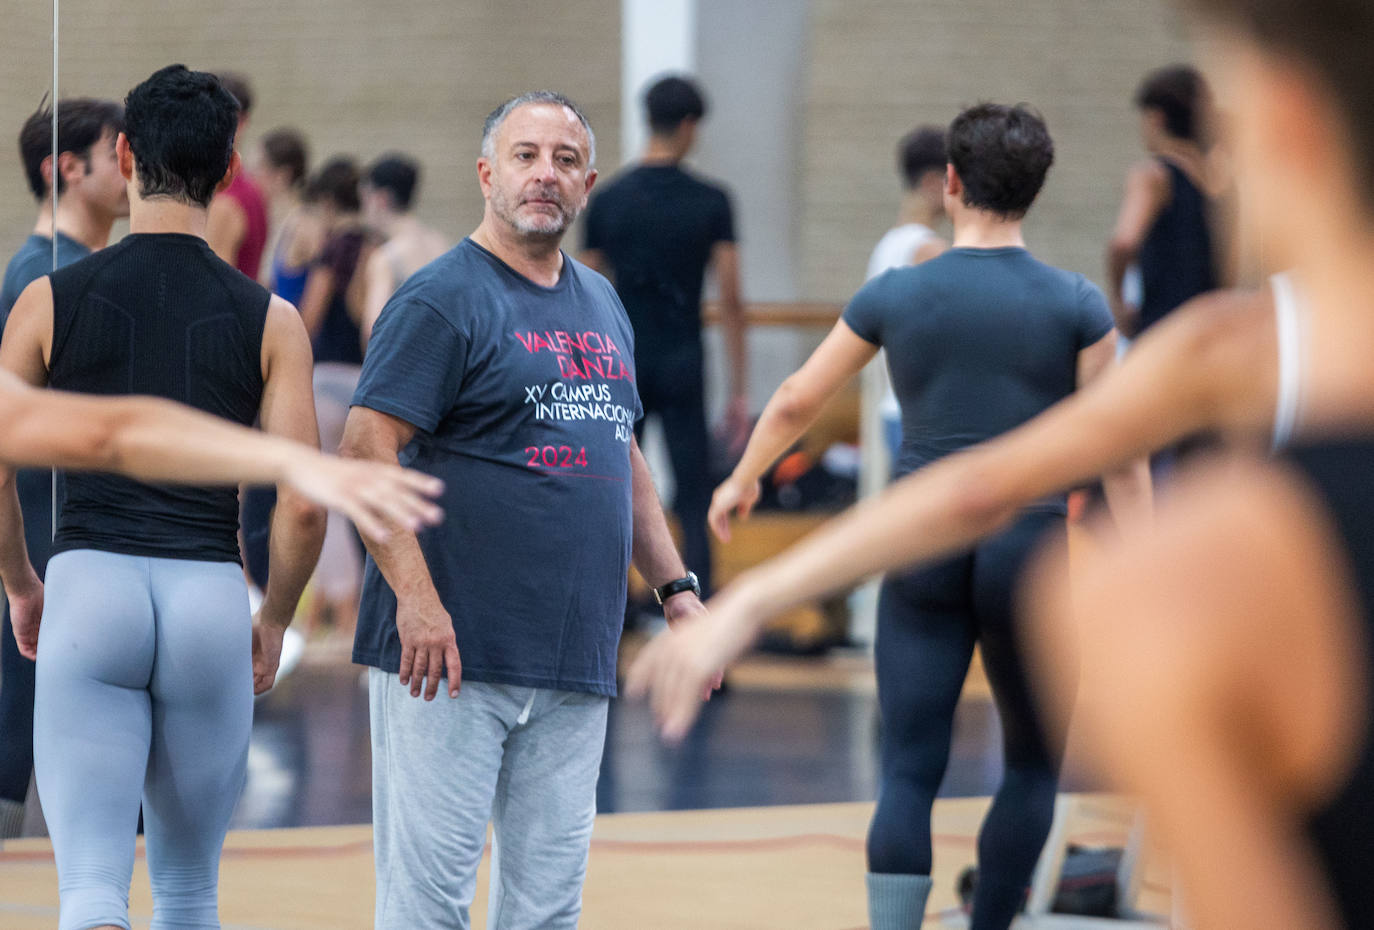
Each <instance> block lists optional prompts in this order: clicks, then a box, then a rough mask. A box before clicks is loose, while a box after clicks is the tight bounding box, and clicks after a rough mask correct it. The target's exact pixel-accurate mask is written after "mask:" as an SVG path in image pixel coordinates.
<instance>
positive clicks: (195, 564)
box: [0, 65, 324, 930]
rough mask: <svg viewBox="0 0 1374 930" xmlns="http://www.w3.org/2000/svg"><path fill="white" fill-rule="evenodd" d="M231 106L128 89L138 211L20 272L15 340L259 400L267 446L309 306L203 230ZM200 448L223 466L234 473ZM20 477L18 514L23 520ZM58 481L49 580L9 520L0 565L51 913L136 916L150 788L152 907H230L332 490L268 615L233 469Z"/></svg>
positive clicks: (283, 420)
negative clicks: (29, 699) (224, 854)
mask: <svg viewBox="0 0 1374 930" xmlns="http://www.w3.org/2000/svg"><path fill="white" fill-rule="evenodd" d="M237 112H238V105H237V102H236V101H235V100H234V98H233V97H232V96H231V95H230V94H229V93H228V92H227V91H226V90H224V89H223V87H221V86H220V85H219V83H218V81H217V80H216V79H215V78H214V76H213V75H209V74H203V73H196V72H190V71H188V70H187V69H185V68H184V67H181V66H179V65H177V66H172V67H170V68H165V69H163V70H162V71H159V72H158V73H157V74H155V75H153V77H152V78H150V79H149V80H148V81H145V82H144V83H143V84H140V85H139V86H138V87H136V88H135V89H134V90H133V91H131V92H130V94H129V96H128V98H127V100H126V103H125V129H124V132H122V133H120V135H119V137H118V139H117V140H116V143H115V152H116V157H117V160H118V163H119V170H120V172H121V173H122V174H123V175H124V177H125V178H126V179H127V180H128V181H130V182H131V183H130V184H129V195H130V204H131V217H130V227H131V229H132V230H133V233H132V234H131V235H130V236H129V237H128V238H127V239H125V240H124V241H123V242H121V243H120V244H119V245H117V246H115V247H113V248H111V249H108V250H105V251H102V252H100V253H98V254H96V255H93V256H91V257H89V258H88V259H85V260H82V261H79V262H77V263H75V264H73V265H70V266H68V267H66V268H64V269H62V270H61V271H59V272H55V273H54V274H52V275H50V276H49V277H47V278H45V279H43V280H41V281H39V282H35V284H33V285H31V286H30V287H29V288H28V289H26V291H25V292H24V294H23V295H22V296H21V297H20V299H19V300H18V301H17V302H16V304H15V306H14V308H13V311H12V312H11V315H10V319H9V321H8V324H7V326H6V330H5V338H4V340H3V343H0V364H3V366H4V367H5V368H6V369H8V371H9V372H10V374H9V376H8V377H10V378H13V377H14V376H15V375H18V376H19V377H20V378H23V379H24V380H26V381H28V382H29V383H31V384H33V385H35V386H41V385H43V384H48V385H51V386H53V387H57V388H65V389H70V390H74V391H80V392H82V393H84V394H88V395H124V394H130V393H142V394H147V395H153V396H161V397H163V398H166V399H167V400H175V401H179V402H182V403H185V404H187V405H189V406H194V407H197V408H200V409H201V410H202V411H204V412H205V413H208V414H212V415H215V416H218V417H220V418H222V419H225V420H228V421H230V422H237V423H238V424H240V425H241V426H246V425H247V424H248V423H251V422H252V421H253V420H254V419H255V418H256V417H260V418H261V421H262V423H263V427H264V429H265V430H267V431H268V432H274V433H276V434H277V435H278V436H279V437H283V438H279V439H278V440H277V441H276V442H275V443H265V444H263V443H259V450H260V451H265V452H267V453H268V454H269V455H272V454H273V452H274V446H277V445H281V444H283V443H284V442H285V441H286V439H294V440H295V441H296V442H297V443H302V444H303V443H311V444H313V443H314V442H315V441H316V431H315V421H314V411H313V407H312V404H311V399H310V376H309V373H310V352H309V347H308V341H307V337H306V335H305V330H304V327H303V326H302V324H301V322H300V319H299V316H298V315H297V314H296V312H295V310H294V309H293V308H292V307H291V306H290V305H289V304H286V303H285V302H284V301H281V300H279V299H277V298H272V297H271V296H270V295H269V294H268V293H267V292H266V290H264V289H263V288H261V287H260V286H258V285H257V284H256V283H254V282H252V281H250V280H248V279H247V278H245V277H244V276H243V275H241V274H240V273H239V272H237V271H235V270H234V269H232V268H231V267H230V266H228V265H226V264H225V263H224V262H222V261H221V260H220V259H218V258H216V257H215V256H214V254H213V253H212V252H211V251H210V248H209V246H208V245H207V243H206V242H205V241H204V238H203V236H204V232H205V226H206V207H207V205H208V203H209V201H210V198H211V196H212V195H213V193H214V191H215V190H216V189H217V188H218V187H220V186H222V185H223V184H224V183H227V182H228V180H229V178H231V177H232V176H233V173H234V171H235V170H236V168H237V155H235V154H234V153H233V134H234V126H235V121H236V120H235V118H236V115H237ZM191 129H194V131H193V132H192V131H189V130H191ZM112 400H113V398H111V399H110V400H109V401H106V403H110V402H111V401H112ZM183 419H184V418H183ZM247 435H248V436H252V434H251V433H248V434H247ZM232 438H234V439H240V438H241V434H233V437H232ZM112 441H113V440H112ZM186 441H188V442H189V443H190V444H191V445H193V446H194V445H195V444H196V437H195V436H194V435H189V436H187V437H186ZM263 446H265V447H266V448H263ZM205 451H206V450H204V449H201V450H200V453H201V454H202V455H204V454H205ZM175 457H176V456H174V458H175ZM68 458H69V459H72V460H73V461H72V464H75V465H78V466H80V465H82V464H85V463H83V462H82V461H80V460H79V459H76V457H75V456H68ZM308 458H309V456H307V459H308ZM140 471H141V472H143V474H141V475H140V477H143V478H149V479H154V480H156V479H158V478H162V479H163V480H166V478H169V477H171V478H176V477H179V475H177V473H175V472H172V473H163V474H161V475H159V474H157V473H149V471H150V470H149V469H146V468H144V469H140ZM200 471H201V473H202V474H203V475H204V477H205V478H208V479H210V480H212V481H216V482H219V483H221V484H222V483H224V482H225V481H226V480H230V479H233V478H237V477H242V475H236V474H234V473H233V470H232V468H230V469H224V470H222V473H221V472H216V471H215V470H212V469H208V468H205V467H201V468H200ZM250 477H251V476H250ZM258 480H261V478H259V479H258ZM293 484H294V482H293ZM8 487H9V489H10V490H9V492H8V493H7V494H6V495H4V496H3V497H0V527H6V528H10V527H17V526H18V525H19V522H20V515H19V511H18V501H17V499H16V497H15V495H14V493H13V486H12V485H8ZM58 503H59V506H60V508H61V514H60V517H59V527H58V534H57V538H56V541H55V545H54V550H55V553H56V554H55V555H54V556H53V558H52V560H51V562H50V563H49V566H48V574H47V578H46V590H45V589H44V586H43V585H42V584H40V583H39V582H38V581H37V579H36V577H35V576H34V574H33V569H32V567H31V566H30V564H29V559H28V556H27V554H26V553H25V551H24V539H23V535H22V534H21V533H13V532H7V533H0V580H2V581H3V583H4V586H5V589H6V592H7V594H8V595H9V598H10V601H11V606H12V607H14V606H16V599H18V602H19V605H20V606H22V607H23V608H24V609H23V611H22V614H23V615H22V616H21V612H20V611H19V610H15V611H14V613H15V622H14V627H15V632H16V638H17V640H18V641H19V644H20V648H21V650H23V651H25V652H26V654H29V655H33V654H34V653H35V652H36V654H37V683H36V695H35V714H34V759H35V770H36V772H37V774H38V782H39V792H40V795H41V796H42V798H43V804H44V812H45V816H46V819H47V823H48V827H49V830H50V833H51V835H52V838H53V850H54V854H55V857H56V860H57V868H58V879H59V885H60V898H61V913H60V926H61V927H62V928H63V930H77V928H96V927H100V928H109V927H116V926H124V927H127V926H128V895H129V881H130V877H131V875H132V870H133V862H134V853H135V849H134V826H135V824H136V823H137V820H138V816H139V808H140V801H141V802H142V807H143V809H144V811H145V814H146V817H145V821H146V826H147V830H146V832H147V837H148V849H147V854H148V866H149V874H150V877H151V880H152V887H153V897H154V916H153V924H152V926H153V927H155V928H171V927H189V926H217V925H218V918H217V914H216V885H217V875H218V859H219V848H220V845H221V844H222V842H223V838H224V833H225V829H226V828H227V826H228V820H229V815H230V813H231V811H232V810H233V806H234V803H235V801H236V800H237V796H238V792H239V789H240V788H241V787H242V784H243V778H244V772H245V764H246V759H247V747H248V733H249V729H250V726H251V720H252V695H253V691H254V690H255V687H256V689H257V690H259V691H261V690H266V688H268V687H270V686H271V683H272V679H273V677H274V675H275V671H276V664H277V657H278V656H279V655H280V649H281V635H282V633H283V632H284V630H285V627H286V625H287V624H289V623H290V620H291V616H292V614H293V613H294V610H295V605H296V601H297V599H298V598H299V596H300V592H301V589H302V588H303V587H304V584H305V581H306V580H307V578H308V576H309V572H310V569H311V567H312V566H313V564H314V559H315V556H316V555H317V554H318V552H319V543H320V539H321V537H322V535H323V522H324V521H323V514H322V513H321V512H320V511H319V508H317V507H316V506H315V505H313V504H311V503H310V502H309V501H308V500H307V499H306V497H305V495H303V494H301V493H299V492H298V491H296V490H295V489H294V488H287V489H285V490H284V492H283V499H282V503H283V505H284V506H279V507H278V513H277V517H276V527H277V530H278V532H277V533H276V534H274V535H277V536H278V537H279V538H280V539H281V541H282V542H283V543H284V545H283V546H282V547H281V548H280V551H279V552H276V553H274V554H273V559H274V561H275V562H276V565H277V568H278V571H274V572H273V579H272V582H271V584H270V585H269V588H268V591H267V593H266V596H265V599H264V602H263V605H262V608H261V610H260V611H259V614H258V616H257V617H256V618H253V617H250V615H249V610H248V601H247V596H246V591H245V588H244V581H243V575H242V571H241V569H240V568H239V565H238V547H237V529H238V525H237V514H238V506H237V499H236V494H235V491H234V489H233V488H232V487H230V488H226V489H216V488H209V487H206V488H184V487H170V486H164V485H158V484H146V483H142V482H139V481H134V480H131V479H129V478H119V477H111V476H105V475H99V474H91V473H85V472H77V473H73V474H69V475H66V476H64V480H63V483H62V486H61V487H60V489H59V492H58ZM35 605H41V610H42V631H41V634H39V632H38V625H39V624H38V621H37V617H36V616H34V614H35V613H36V611H35V610H34V609H33V608H34V606H35ZM35 640H36V642H35ZM250 682H252V683H253V684H250Z"/></svg>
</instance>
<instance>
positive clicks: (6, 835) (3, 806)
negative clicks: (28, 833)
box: [0, 798, 24, 840]
mask: <svg viewBox="0 0 1374 930" xmlns="http://www.w3.org/2000/svg"><path fill="white" fill-rule="evenodd" d="M23 826H24V802H23V801H11V800H9V799H8V798H5V799H3V800H0V840H12V839H14V838H15V837H17V836H18V835H19V831H20V830H21V829H23Z"/></svg>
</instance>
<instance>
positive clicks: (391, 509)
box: [286, 453, 444, 540]
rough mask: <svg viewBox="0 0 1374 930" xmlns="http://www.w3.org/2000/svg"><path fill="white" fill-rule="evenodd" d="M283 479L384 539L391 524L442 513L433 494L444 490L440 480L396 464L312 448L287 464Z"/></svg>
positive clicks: (416, 524)
mask: <svg viewBox="0 0 1374 930" xmlns="http://www.w3.org/2000/svg"><path fill="white" fill-rule="evenodd" d="M286 481H287V483H288V484H290V485H291V487H293V488H295V489H296V490H297V491H299V492H300V493H302V494H304V495H305V496H306V497H308V498H310V499H311V500H312V501H314V502H315V503H317V504H322V505H323V506H325V507H328V508H330V509H331V510H337V511H339V512H340V513H342V514H343V515H344V516H346V517H348V518H349V519H350V520H352V521H353V524H354V525H355V526H357V528H358V532H360V533H362V534H363V535H364V536H366V537H368V538H370V539H375V540H384V539H386V538H387V536H388V535H390V533H391V528H392V525H393V524H394V525H396V526H400V527H402V528H404V529H406V530H409V531H411V532H417V531H419V530H420V529H422V528H424V527H426V526H432V525H434V524H436V523H438V522H439V521H440V520H442V519H443V517H444V513H443V511H442V510H440V509H439V507H438V505H436V504H435V503H433V501H432V500H431V498H434V497H438V496H439V494H440V493H442V492H443V490H444V483H443V482H442V481H440V480H439V479H438V478H434V477H431V476H430V475H425V474H422V473H420V472H418V471H411V470H410V469H408V468H401V467H399V466H397V465H388V464H382V463H380V462H366V461H357V460H351V459H341V458H336V457H335V456H332V455H319V454H317V453H312V454H306V455H303V456H302V458H301V461H300V462H299V463H297V464H294V465H293V466H292V467H291V468H290V469H288V472H287V476H286Z"/></svg>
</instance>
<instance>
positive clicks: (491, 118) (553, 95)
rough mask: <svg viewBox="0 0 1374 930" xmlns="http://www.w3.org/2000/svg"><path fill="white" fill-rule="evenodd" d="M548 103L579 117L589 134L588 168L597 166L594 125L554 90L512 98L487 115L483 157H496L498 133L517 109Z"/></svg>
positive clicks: (484, 129)
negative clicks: (564, 108) (507, 118)
mask: <svg viewBox="0 0 1374 930" xmlns="http://www.w3.org/2000/svg"><path fill="white" fill-rule="evenodd" d="M532 103H547V104H552V105H554V106H557V107H567V108H568V109H569V110H571V111H572V112H573V115H574V116H576V117H577V119H578V121H579V122H580V123H581V124H582V128H583V129H584V130H586V132H587V167H588V168H590V167H592V166H594V165H595V164H596V133H594V132H592V124H591V123H589V122H587V117H586V116H584V115H583V114H582V111H581V110H580V109H578V107H577V104H575V103H573V102H572V101H571V100H569V99H568V98H567V97H565V96H563V95H562V94H560V93H558V92H557V91H552V90H532V91H530V92H529V93H527V94H521V95H520V96H519V97H512V98H510V99H509V100H507V101H506V102H505V103H503V104H501V105H500V106H499V107H497V108H496V109H495V110H492V111H491V112H490V113H488V114H487V120H486V122H485V123H483V124H482V157H483V158H493V157H495V155H496V132H497V130H499V129H500V128H501V124H502V123H504V122H505V121H506V117H507V116H510V115H511V113H512V112H513V111H514V110H515V109H516V108H517V107H523V106H525V105H526V104H532Z"/></svg>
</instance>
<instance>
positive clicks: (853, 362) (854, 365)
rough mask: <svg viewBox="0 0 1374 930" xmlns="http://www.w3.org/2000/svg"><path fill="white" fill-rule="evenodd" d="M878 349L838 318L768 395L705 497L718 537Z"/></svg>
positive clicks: (726, 535)
mask: <svg viewBox="0 0 1374 930" xmlns="http://www.w3.org/2000/svg"><path fill="white" fill-rule="evenodd" d="M877 353H878V347H877V346H875V345H874V344H873V343H871V342H868V341H867V340H865V339H863V338H861V337H860V336H858V335H856V334H855V333H854V331H853V330H852V329H850V328H849V324H848V323H846V322H845V321H844V320H840V321H839V322H838V323H836V324H835V327H834V329H832V330H831V331H830V334H829V335H828V336H826V337H825V341H824V342H822V343H821V344H820V345H819V346H817V347H816V351H815V352H812V353H811V357H810V358H808V359H807V360H806V363H805V364H803V365H802V367H801V368H799V369H797V371H795V372H793V373H792V374H791V375H789V376H788V377H787V380H785V381H783V383H782V385H781V386H780V387H779V388H778V389H777V391H775V392H774V393H773V396H772V397H771V398H769V400H768V404H767V406H765V407H764V408H763V413H762V414H761V415H760V416H759V422H758V423H757V424H756V425H755V426H754V432H753V434H752V435H750V437H749V444H748V445H747V446H745V448H744V456H743V457H742V458H741V459H740V461H739V464H738V465H736V466H735V470H734V471H733V472H731V474H730V477H729V478H726V479H725V480H724V481H723V482H721V484H720V487H718V488H716V491H715V494H713V495H712V497H711V509H710V513H709V515H708V518H707V519H708V521H709V522H710V524H711V528H712V529H713V530H715V532H716V535H717V536H719V537H720V538H721V539H724V540H728V539H729V538H730V517H731V515H732V514H734V515H738V516H740V517H747V516H749V513H750V511H752V510H753V508H754V504H755V503H757V502H758V499H759V479H760V478H761V477H762V476H763V473H764V472H765V471H767V470H768V467H769V466H770V465H772V464H773V463H774V462H775V461H777V459H778V457H779V456H780V455H782V454H783V453H784V452H786V451H787V449H788V447H789V446H791V445H792V443H794V442H796V441H797V440H798V439H800V438H801V436H802V434H803V433H805V432H806V430H807V429H808V428H809V427H810V426H811V424H812V423H814V422H816V417H818V416H820V413H821V410H822V408H824V407H825V404H826V401H828V400H830V398H832V397H834V396H835V394H836V393H837V392H838V391H839V390H840V388H842V387H844V385H845V383H846V382H847V381H849V379H850V378H852V377H854V376H855V375H856V374H858V373H859V372H860V371H861V370H862V369H863V367H864V366H865V365H867V364H868V363H869V361H870V360H872V358H873V356H874V355H876V354H877Z"/></svg>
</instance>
